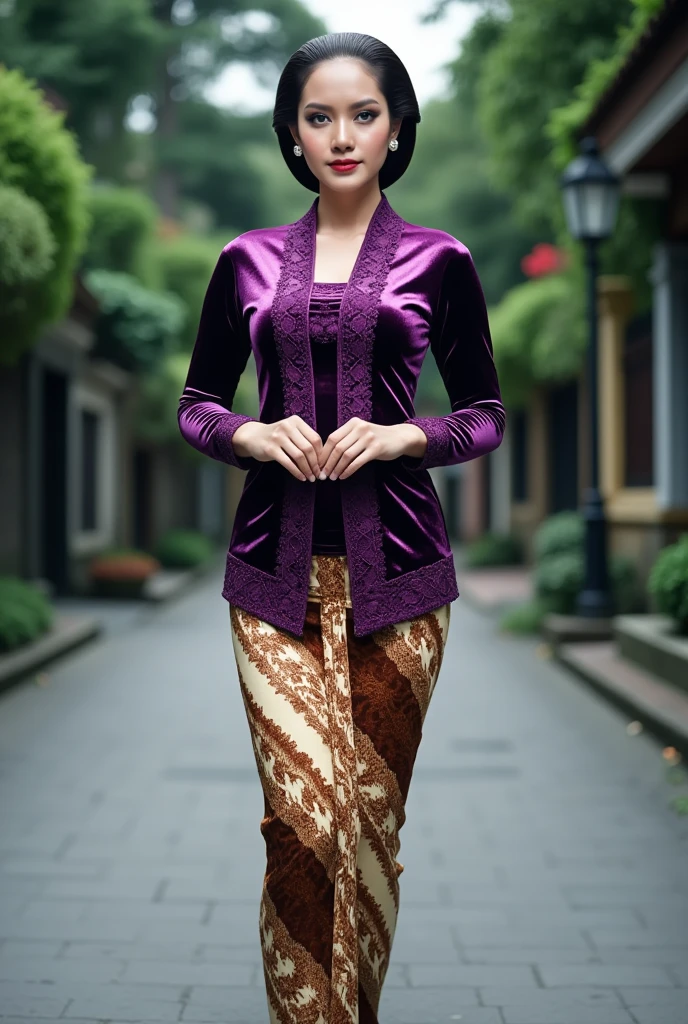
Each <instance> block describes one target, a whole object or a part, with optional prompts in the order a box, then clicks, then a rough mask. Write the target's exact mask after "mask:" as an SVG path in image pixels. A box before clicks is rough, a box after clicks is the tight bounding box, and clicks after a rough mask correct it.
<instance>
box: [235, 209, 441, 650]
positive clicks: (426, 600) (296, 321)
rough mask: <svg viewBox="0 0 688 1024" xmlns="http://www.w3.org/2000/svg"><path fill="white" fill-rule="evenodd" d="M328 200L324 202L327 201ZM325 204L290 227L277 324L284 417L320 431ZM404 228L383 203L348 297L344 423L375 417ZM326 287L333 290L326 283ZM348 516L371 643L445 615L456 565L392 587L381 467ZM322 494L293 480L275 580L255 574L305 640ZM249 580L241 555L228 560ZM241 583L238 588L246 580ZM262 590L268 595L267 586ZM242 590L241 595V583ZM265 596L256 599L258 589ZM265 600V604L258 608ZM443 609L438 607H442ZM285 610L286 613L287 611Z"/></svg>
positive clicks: (359, 616) (366, 478)
mask: <svg viewBox="0 0 688 1024" xmlns="http://www.w3.org/2000/svg"><path fill="white" fill-rule="evenodd" d="M318 198H319V197H318ZM318 198H316V199H315V200H314V202H313V204H312V205H311V207H310V209H309V210H308V212H307V213H306V214H304V216H303V217H302V218H301V219H300V220H298V221H295V222H293V223H292V224H290V225H289V226H288V229H287V233H286V237H285V242H284V251H283V258H282V266H281V271H280V277H279V280H278V282H277V287H276V290H275V296H274V299H273V304H272V309H271V318H272V323H273V329H274V334H275V343H276V347H277V351H278V357H279V363H280V372H281V376H282V384H283V393H284V409H285V414H292V413H296V414H298V415H299V416H301V417H302V418H303V419H304V420H305V421H306V422H307V423H308V424H309V425H310V426H312V427H313V428H314V429H315V393H314V382H313V366H312V361H311V347H310V339H309V323H308V321H309V304H310V299H311V294H312V292H313V291H314V290H315V289H314V287H313V285H314V282H313V267H314V258H315V231H316V226H317V203H318ZM403 226H404V221H403V219H402V218H401V217H399V215H398V214H397V213H396V212H395V211H394V210H393V209H392V207H391V206H390V204H389V202H388V200H387V197H386V196H385V195H384V194H383V195H382V198H381V200H380V202H379V203H378V206H377V208H376V210H375V212H374V214H373V217H372V218H371V221H370V223H369V225H368V230H367V232H366V236H365V238H364V241H363V244H362V246H361V249H360V251H359V254H358V257H357V260H356V264H355V266H354V269H353V271H352V274H351V277H350V279H349V281H348V282H346V283H345V286H344V288H343V289H342V301H341V306H340V313H339V324H338V326H339V330H338V342H339V345H340V357H339V360H338V371H337V391H338V422H339V423H340V424H341V423H345V422H346V421H347V420H348V419H350V418H351V417H352V416H360V417H361V418H362V419H366V420H370V419H371V417H372V360H373V344H374V336H375V327H376V324H377V318H378V312H379V303H380V296H381V294H382V290H383V288H384V285H385V282H386V280H387V276H388V274H389V270H390V266H391V264H392V261H393V259H394V256H395V254H396V251H397V248H398V245H399V242H400V239H401V235H402V231H403ZM324 283H325V284H327V283H328V282H324ZM341 489H342V490H341V493H342V510H343V515H344V530H345V536H346V544H347V557H348V564H349V573H350V581H351V591H352V602H353V607H354V629H355V633H356V634H357V635H359V636H360V635H363V634H365V633H367V632H371V631H372V630H373V629H376V628H377V627H378V625H382V624H384V623H386V622H389V621H390V608H391V607H394V608H395V609H396V614H397V616H401V617H402V618H412V617H413V616H414V615H415V614H420V613H421V612H423V611H427V610H428V608H429V607H433V606H434V607H437V606H439V605H440V604H443V603H444V602H445V601H447V600H453V597H454V596H456V594H458V590H457V589H456V576H455V574H454V570H453V563H452V559H451V558H448V559H441V560H440V562H439V563H434V564H431V565H428V566H424V567H422V568H421V569H418V570H414V571H412V572H410V573H405V574H404V575H403V576H401V577H397V578H395V579H391V580H387V579H386V578H385V561H384V551H383V548H382V536H383V534H382V524H381V521H380V510H379V505H378V497H377V488H376V480H375V468H374V464H373V463H367V464H366V465H364V466H362V467H361V468H360V469H359V470H358V471H357V472H356V473H354V475H353V476H351V477H348V478H347V479H346V480H342V481H341ZM314 498H315V490H314V488H312V487H310V486H308V484H304V483H302V482H301V481H299V480H296V478H295V477H292V476H291V475H289V476H288V478H287V479H286V481H285V487H284V498H283V505H282V513H281V526H280V541H279V544H278V552H277V565H276V575H275V576H272V575H271V574H268V573H259V572H257V571H256V570H251V569H250V568H249V567H248V566H245V567H244V568H245V569H246V570H247V571H246V574H245V575H246V583H247V584H248V583H249V580H250V586H251V588H253V590H252V594H251V604H253V605H254V606H255V607H263V608H266V607H272V608H274V609H275V617H279V620H280V621H281V622H283V623H286V624H291V626H290V625H286V628H294V630H295V631H296V632H299V633H300V631H301V629H302V626H303V621H304V618H305V613H306V601H307V596H308V581H309V576H310V564H311V538H312V531H313V507H314ZM228 558H229V562H230V563H231V564H232V566H233V568H234V569H235V570H236V571H237V572H240V571H241V570H240V566H239V565H237V564H236V563H237V562H241V560H240V559H236V558H235V557H234V556H232V555H231V553H230V555H229V556H228ZM237 584H239V581H237ZM259 584H260V586H259ZM239 589H242V588H241V586H240V584H239ZM258 589H259V590H260V593H257V590H258ZM256 601H259V602H260V604H256ZM435 601H436V602H437V603H436V604H433V602H435ZM278 609H279V612H278Z"/></svg>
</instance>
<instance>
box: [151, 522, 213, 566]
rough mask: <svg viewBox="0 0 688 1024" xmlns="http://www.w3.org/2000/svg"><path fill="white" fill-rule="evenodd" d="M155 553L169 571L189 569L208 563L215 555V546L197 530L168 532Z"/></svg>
mask: <svg viewBox="0 0 688 1024" xmlns="http://www.w3.org/2000/svg"><path fill="white" fill-rule="evenodd" d="M155 553H156V556H157V557H158V559H159V560H160V562H161V563H162V564H163V565H164V566H167V568H169V569H188V568H192V567H193V566H196V565H202V564H203V562H206V561H207V560H208V559H209V558H210V556H211V555H212V553H213V545H212V543H211V541H210V540H209V539H208V537H206V536H205V534H203V533H199V532H198V531H197V530H168V531H167V533H165V534H164V536H163V537H161V539H160V541H159V543H158V546H157V548H156V552H155Z"/></svg>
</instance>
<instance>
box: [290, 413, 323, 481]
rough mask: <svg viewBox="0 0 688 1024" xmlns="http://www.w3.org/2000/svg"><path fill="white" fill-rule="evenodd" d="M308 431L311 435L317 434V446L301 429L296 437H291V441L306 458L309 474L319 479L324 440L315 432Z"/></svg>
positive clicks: (296, 433) (297, 431)
mask: <svg viewBox="0 0 688 1024" xmlns="http://www.w3.org/2000/svg"><path fill="white" fill-rule="evenodd" d="M306 426H308V424H306ZM308 429H309V433H314V434H315V438H316V441H317V445H316V441H314V440H313V438H312V437H309V436H307V435H306V434H305V433H303V432H302V431H301V430H300V429H299V428H297V430H296V432H295V434H294V436H293V437H291V438H290V440H292V441H293V443H294V444H295V445H296V446H297V448H299V449H300V450H301V451H302V452H303V455H304V458H305V459H306V462H307V464H308V466H309V472H310V473H312V474H313V476H316V477H317V476H318V474H319V473H320V458H319V450H320V448H322V438H321V437H320V434H318V433H316V432H315V431H310V428H308Z"/></svg>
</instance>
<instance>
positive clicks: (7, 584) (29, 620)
mask: <svg viewBox="0 0 688 1024" xmlns="http://www.w3.org/2000/svg"><path fill="white" fill-rule="evenodd" d="M52 621H53V608H52V605H51V604H50V602H49V600H48V598H47V597H46V596H45V594H43V593H42V592H41V591H40V590H38V588H37V587H34V586H32V585H31V584H30V583H27V582H26V581H25V580H22V579H19V577H15V576H2V577H0V652H2V653H5V652H7V651H12V650H14V649H15V648H17V647H21V646H22V645H23V644H27V643H30V641H32V640H35V639H36V638H37V637H39V636H41V635H42V634H43V633H45V631H46V630H48V629H49V628H50V626H51V625H52Z"/></svg>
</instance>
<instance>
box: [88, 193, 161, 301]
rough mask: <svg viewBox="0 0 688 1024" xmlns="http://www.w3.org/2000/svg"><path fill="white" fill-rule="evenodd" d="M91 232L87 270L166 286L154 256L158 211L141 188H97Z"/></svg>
mask: <svg viewBox="0 0 688 1024" xmlns="http://www.w3.org/2000/svg"><path fill="white" fill-rule="evenodd" d="M88 209H89V213H90V215H91V229H90V231H89V235H88V245H87V248H86V251H85V253H84V258H83V264H84V267H85V268H87V269H95V268H97V269H99V270H116V271H120V272H121V273H124V274H131V275H132V276H133V277H135V278H136V279H137V280H138V281H139V282H140V283H141V284H143V285H145V286H146V287H147V288H154V289H155V288H160V287H161V286H162V282H161V277H160V271H159V267H158V266H157V263H156V259H155V258H153V257H152V247H153V244H154V240H155V229H156V225H157V222H158V208H157V206H156V205H155V203H154V202H153V200H152V199H151V198H150V197H149V196H147V195H146V194H145V193H144V192H141V190H140V189H136V188H125V187H120V186H119V185H104V184H98V185H94V187H93V188H92V189H91V191H90V192H89V194H88Z"/></svg>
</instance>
